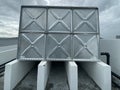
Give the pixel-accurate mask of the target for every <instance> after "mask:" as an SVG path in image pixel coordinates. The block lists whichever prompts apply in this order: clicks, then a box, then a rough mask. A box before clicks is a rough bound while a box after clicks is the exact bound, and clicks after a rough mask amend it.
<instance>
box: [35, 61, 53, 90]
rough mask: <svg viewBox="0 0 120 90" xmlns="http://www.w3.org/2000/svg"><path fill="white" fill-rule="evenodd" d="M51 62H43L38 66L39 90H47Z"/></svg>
mask: <svg viewBox="0 0 120 90" xmlns="http://www.w3.org/2000/svg"><path fill="white" fill-rule="evenodd" d="M50 67H51V62H49V61H41V62H40V63H39V65H38V73H37V90H45V88H46V84H47V81H48V76H49V72H50Z"/></svg>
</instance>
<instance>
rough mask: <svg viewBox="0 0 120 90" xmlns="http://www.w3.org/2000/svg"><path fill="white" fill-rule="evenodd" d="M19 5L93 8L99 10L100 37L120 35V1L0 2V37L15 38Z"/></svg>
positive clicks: (47, 0) (43, 0)
mask: <svg viewBox="0 0 120 90" xmlns="http://www.w3.org/2000/svg"><path fill="white" fill-rule="evenodd" d="M21 5H52V6H53V5H56V6H58V5H59V6H80V7H81V6H86V7H87V6H95V7H98V8H99V22H100V37H101V38H105V39H115V37H116V35H120V30H119V28H120V0H0V37H17V36H18V31H19V29H18V28H19V17H20V7H21Z"/></svg>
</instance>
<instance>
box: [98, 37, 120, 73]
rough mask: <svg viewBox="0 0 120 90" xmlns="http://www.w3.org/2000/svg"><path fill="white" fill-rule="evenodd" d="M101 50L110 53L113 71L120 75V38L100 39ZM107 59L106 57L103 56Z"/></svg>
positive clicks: (103, 58)
mask: <svg viewBox="0 0 120 90" xmlns="http://www.w3.org/2000/svg"><path fill="white" fill-rule="evenodd" d="M100 51H101V52H109V53H110V65H111V69H112V71H113V72H115V73H116V74H118V75H120V40H119V39H113V40H104V39H103V40H100ZM101 59H102V60H104V61H105V57H102V58H101Z"/></svg>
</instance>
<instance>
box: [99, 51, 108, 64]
mask: <svg viewBox="0 0 120 90" xmlns="http://www.w3.org/2000/svg"><path fill="white" fill-rule="evenodd" d="M101 55H106V57H107V64H108V65H110V54H109V53H108V52H101Z"/></svg>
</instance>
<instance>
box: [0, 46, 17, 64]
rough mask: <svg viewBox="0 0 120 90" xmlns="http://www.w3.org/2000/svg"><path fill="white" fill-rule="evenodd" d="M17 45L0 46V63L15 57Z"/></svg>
mask: <svg viewBox="0 0 120 90" xmlns="http://www.w3.org/2000/svg"><path fill="white" fill-rule="evenodd" d="M16 54H17V45H11V46H4V47H0V65H2V64H4V63H6V62H9V61H10V60H13V59H15V58H16Z"/></svg>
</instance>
